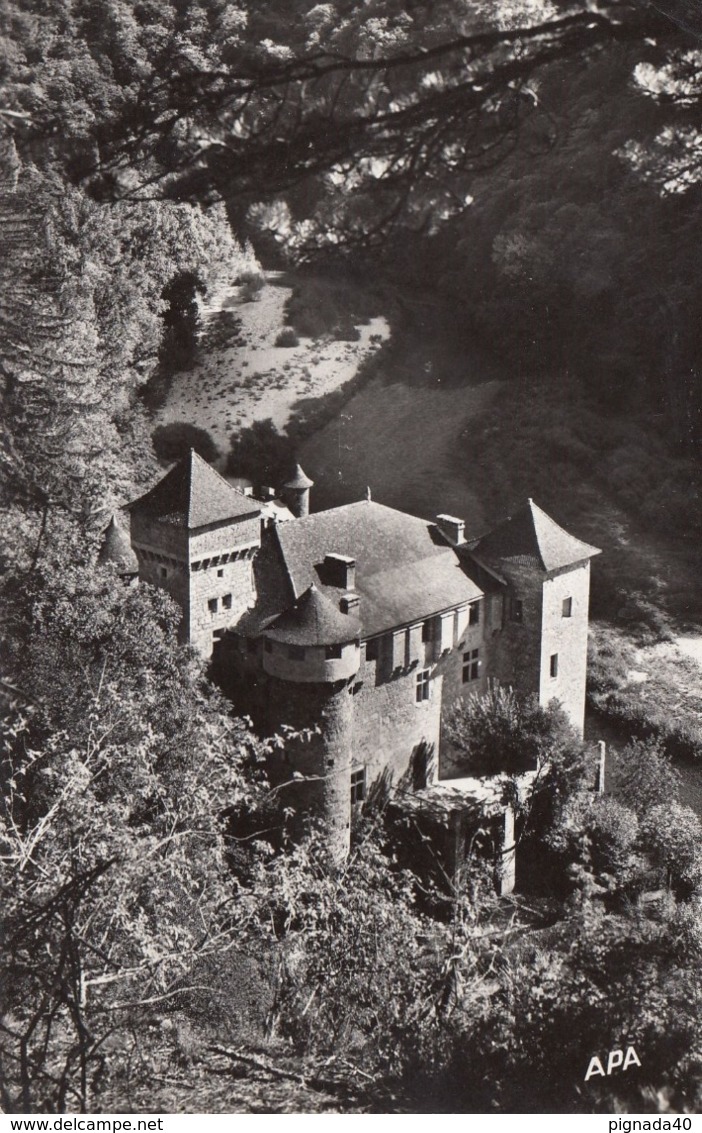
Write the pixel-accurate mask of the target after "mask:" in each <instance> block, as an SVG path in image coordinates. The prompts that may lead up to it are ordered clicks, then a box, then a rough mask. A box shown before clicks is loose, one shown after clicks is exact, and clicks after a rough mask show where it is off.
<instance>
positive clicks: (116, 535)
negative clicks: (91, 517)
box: [97, 515, 139, 583]
mask: <svg viewBox="0 0 702 1133" xmlns="http://www.w3.org/2000/svg"><path fill="white" fill-rule="evenodd" d="M97 561H98V563H99V564H100V566H107V565H112V566H114V567H116V568H117V571H118V573H119V575H120V577H121V578H123V579H124V581H125V582H129V583H131V582H135V581H136V579H137V576H138V574H139V560H138V559H137V557H136V555H135V554H134V551H133V550H132V544H131V542H130V539H129V535H128V534H127V532H126V531H125V530H124V528H123V527H122V526H121V524H120V523H119V522H118V519H117V516H116V515H113V516H112V519H111V520H110V522H109V524H108V526H107V528H106V529H105V532H104V534H103V537H102V544H101V546H100V550H99V552H98V557H97Z"/></svg>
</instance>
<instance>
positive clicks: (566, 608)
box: [563, 598, 573, 618]
mask: <svg viewBox="0 0 702 1133" xmlns="http://www.w3.org/2000/svg"><path fill="white" fill-rule="evenodd" d="M572 616H573V599H572V598H564V599H563V617H564V618H572Z"/></svg>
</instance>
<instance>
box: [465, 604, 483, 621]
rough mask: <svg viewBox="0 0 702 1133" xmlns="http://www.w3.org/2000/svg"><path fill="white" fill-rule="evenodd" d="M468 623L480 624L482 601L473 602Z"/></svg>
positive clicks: (469, 608)
mask: <svg viewBox="0 0 702 1133" xmlns="http://www.w3.org/2000/svg"><path fill="white" fill-rule="evenodd" d="M468 625H469V626H477V625H480V602H471V604H470V606H469V607H468Z"/></svg>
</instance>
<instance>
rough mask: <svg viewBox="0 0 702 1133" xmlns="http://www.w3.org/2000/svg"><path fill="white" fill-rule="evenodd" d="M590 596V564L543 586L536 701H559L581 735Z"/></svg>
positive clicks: (547, 581)
mask: <svg viewBox="0 0 702 1133" xmlns="http://www.w3.org/2000/svg"><path fill="white" fill-rule="evenodd" d="M589 596H590V564H589V562H587V563H582V564H581V565H580V566H575V567H571V568H570V569H569V570H567V571H563V572H562V573H560V574H558V575H556V576H555V578H547V579H546V580H545V581H544V583H543V602H542V610H543V614H542V619H543V621H542V624H543V633H542V644H541V680H540V685H539V701H540V702H541V704H548V703H549V701H551V700H554V699H555V700H558V701H560V703H561V704H562V706H563V708H564V709H565V711H566V713H567V714H568V717H569V719H570V721H571V723H572V724H573V727H574V728H575V729H576V730H577V731H578V733H579V734H580V735H582V731H583V717H584V713H585V682H586V677H587V631H588V606H589ZM568 600H570V603H569V605H570V616H564V603H568ZM554 656H556V657H557V658H558V662H557V675H556V676H551V658H552V657H554Z"/></svg>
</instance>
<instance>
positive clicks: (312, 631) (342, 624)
mask: <svg viewBox="0 0 702 1133" xmlns="http://www.w3.org/2000/svg"><path fill="white" fill-rule="evenodd" d="M360 632H361V627H360V622H359V619H358V616H357V614H355V613H352V614H342V612H341V610H340V609H339V607H338V606H337V605H336V603H335V602H334V601H333V600H332V599H331V598H328V597H327V595H326V594H323V593H322V591H321V590H318V589H317V587H316V586H315V585H314V583H312V585H311V586H309V587H308V589H307V590H305V592H304V594H301V595H300V597H299V598H298V599H297V601H296V602H295V603H294V605H292V606H291V607H290V608H289V609H288V610H285V611H284V612H283V613H282V614H280V615H279V616H278V617H277V618H276V619H275V621H274V622H272V623H271V625H270V626H269V627H268V629H267V630H266V634H265V635H266V637H269V638H271V639H272V640H273V641H282V642H284V643H287V644H290V645H341V644H342V643H343V642H348V641H353V640H354V638H356V637H358V636H359V634H360Z"/></svg>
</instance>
